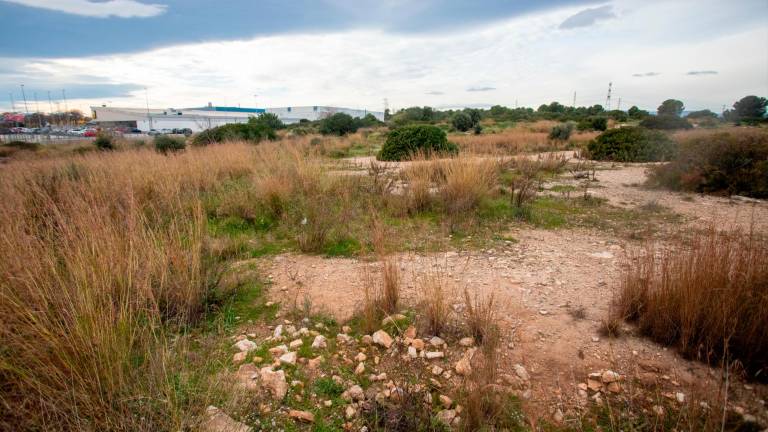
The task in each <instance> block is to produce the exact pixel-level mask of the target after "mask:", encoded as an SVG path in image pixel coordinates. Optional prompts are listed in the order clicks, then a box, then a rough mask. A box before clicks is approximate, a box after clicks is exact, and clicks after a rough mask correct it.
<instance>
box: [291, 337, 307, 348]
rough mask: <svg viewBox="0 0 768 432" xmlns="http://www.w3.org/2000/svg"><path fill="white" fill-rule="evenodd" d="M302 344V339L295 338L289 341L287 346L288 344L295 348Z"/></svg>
mask: <svg viewBox="0 0 768 432" xmlns="http://www.w3.org/2000/svg"><path fill="white" fill-rule="evenodd" d="M302 345H304V341H302V340H301V339H296V340H294V341H291V343H290V344H288V346H290V347H291V349H296V348H298V347H300V346H302Z"/></svg>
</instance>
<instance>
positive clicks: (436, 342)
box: [429, 336, 445, 347]
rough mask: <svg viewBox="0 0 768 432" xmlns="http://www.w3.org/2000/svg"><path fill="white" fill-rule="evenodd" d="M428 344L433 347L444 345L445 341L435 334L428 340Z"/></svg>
mask: <svg viewBox="0 0 768 432" xmlns="http://www.w3.org/2000/svg"><path fill="white" fill-rule="evenodd" d="M429 344H430V345H432V346H435V347H440V346H443V345H445V341H444V340H442V339H440V338H439V337H437V336H433V337H432V339H430V340H429Z"/></svg>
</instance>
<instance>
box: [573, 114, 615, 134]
mask: <svg viewBox="0 0 768 432" xmlns="http://www.w3.org/2000/svg"><path fill="white" fill-rule="evenodd" d="M577 128H578V129H579V130H580V131H589V130H596V131H604V130H606V129H608V119H606V118H605V117H589V118H585V119H584V120H582V121H580V122H579V124H578V125H577Z"/></svg>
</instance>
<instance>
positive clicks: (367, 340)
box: [360, 335, 373, 345]
mask: <svg viewBox="0 0 768 432" xmlns="http://www.w3.org/2000/svg"><path fill="white" fill-rule="evenodd" d="M360 342H362V343H363V345H371V344H373V338H372V337H371V335H364V336H363V337H362V338H360Z"/></svg>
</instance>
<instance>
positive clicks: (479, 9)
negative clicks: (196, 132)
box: [0, 0, 768, 112]
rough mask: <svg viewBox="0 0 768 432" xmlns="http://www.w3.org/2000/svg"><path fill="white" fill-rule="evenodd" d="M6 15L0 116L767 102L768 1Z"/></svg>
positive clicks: (430, 3)
mask: <svg viewBox="0 0 768 432" xmlns="http://www.w3.org/2000/svg"><path fill="white" fill-rule="evenodd" d="M0 16H2V17H3V18H4V19H3V20H2V24H1V25H0V111H7V110H10V109H11V97H12V98H13V99H14V101H15V106H16V109H17V110H18V111H24V110H25V108H24V103H23V97H24V96H25V97H26V99H27V108H26V109H27V110H28V111H30V112H32V111H35V110H40V111H45V112H48V111H50V110H51V109H53V110H54V111H55V110H56V109H57V107H58V108H63V107H64V100H63V99H64V95H63V92H62V90H64V91H65V92H66V99H67V100H66V104H67V105H66V106H67V107H69V108H78V109H81V110H83V111H85V112H88V111H89V109H88V107H89V106H90V105H103V104H106V105H108V106H128V107H145V106H146V105H147V103H149V105H150V106H151V107H155V108H168V107H177V108H182V107H195V106H203V105H205V104H207V103H208V102H211V103H213V104H214V105H224V106H237V105H240V106H244V107H245V106H249V107H252V106H259V107H265V106H266V107H276V106H300V105H331V106H342V107H349V108H365V109H369V110H378V111H381V110H383V109H384V106H385V103H388V106H389V107H390V108H391V109H394V110H396V109H399V108H405V107H408V106H415V105H418V106H424V105H429V106H433V107H437V108H454V107H464V106H474V107H488V106H492V105H496V104H499V105H505V106H510V107H514V106H531V107H537V106H539V105H540V104H542V103H549V102H552V101H558V102H560V103H562V104H565V105H572V104H573V101H574V93H575V100H576V105H580V106H581V105H593V104H602V105H606V96H607V92H608V83H612V98H611V107H612V108H620V109H625V110H626V109H627V108H629V107H630V106H632V105H637V106H639V107H640V108H643V109H649V110H654V109H655V108H656V107H657V106H658V105H659V104H660V102H661V101H663V100H665V99H668V98H676V99H680V100H682V101H683V102H684V103H685V106H686V109H687V110H696V109H710V110H712V111H715V112H720V111H721V110H722V107H723V105H725V106H727V107H730V106H731V105H732V104H733V102H735V101H736V100H738V99H739V98H741V97H743V96H746V95H750V94H755V95H758V96H768V1H766V0H739V1H732V2H722V1H719V0H718V1H715V0H646V1H630V0H613V1H583V0H518V1H512V0H417V1H406V0H377V1H373V0H357V1H353V0H292V1H280V0H227V1H222V0H218V1H213V0H0ZM22 84H23V85H24V95H22V88H21V85H22ZM49 94H50V99H49ZM385 100H386V102H385ZM35 101H37V102H35ZM619 104H620V105H619Z"/></svg>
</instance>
